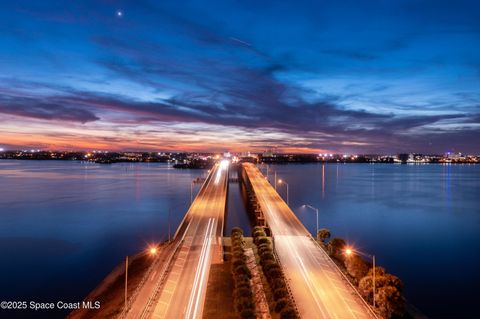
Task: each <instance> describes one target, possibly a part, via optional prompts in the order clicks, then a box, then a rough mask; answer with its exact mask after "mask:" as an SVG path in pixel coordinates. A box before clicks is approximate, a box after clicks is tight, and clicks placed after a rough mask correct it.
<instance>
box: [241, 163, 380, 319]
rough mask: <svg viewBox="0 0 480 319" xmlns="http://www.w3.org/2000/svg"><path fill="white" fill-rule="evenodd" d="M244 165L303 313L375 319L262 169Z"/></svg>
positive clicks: (324, 317)
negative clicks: (266, 177)
mask: <svg viewBox="0 0 480 319" xmlns="http://www.w3.org/2000/svg"><path fill="white" fill-rule="evenodd" d="M243 168H244V169H245V171H246V174H247V176H248V179H249V180H250V183H251V185H252V187H253V191H254V193H255V195H256V197H257V200H258V203H259V205H260V208H261V210H262V211H263V214H264V216H265V220H266V222H267V224H268V225H269V227H270V229H271V231H272V236H273V240H274V247H275V251H276V253H277V256H278V258H279V260H280V263H281V265H282V267H283V269H284V273H285V276H286V278H287V281H288V283H289V286H290V290H291V293H292V295H293V298H294V300H295V303H296V306H297V309H298V311H299V313H300V316H301V317H302V318H308V319H314V318H319V319H343V318H349V319H352V318H353V319H370V318H375V316H374V314H373V313H372V311H371V310H370V308H369V307H368V306H367V305H366V304H365V302H364V301H363V299H361V297H360V296H359V295H358V294H357V293H356V291H355V290H354V288H353V287H352V286H351V285H350V283H348V282H347V281H346V279H344V277H343V275H342V274H341V273H340V271H339V269H338V268H337V267H336V265H335V264H334V263H333V261H332V260H331V259H330V257H329V256H328V255H327V254H326V253H325V251H324V250H323V249H322V248H321V247H319V246H318V244H316V243H315V241H314V239H313V238H312V236H311V234H310V233H309V232H308V230H307V229H306V228H305V227H304V226H303V224H302V223H301V222H300V221H299V220H298V218H297V217H296V216H295V214H294V212H293V211H292V210H291V209H290V207H289V206H288V205H287V204H286V203H285V202H284V201H283V199H282V198H281V197H280V195H279V194H278V193H277V192H276V191H275V189H274V188H273V187H272V185H270V183H269V182H268V181H267V180H266V179H265V176H264V175H263V174H262V173H261V172H260V170H259V169H258V168H257V167H256V166H255V165H253V164H251V163H244V164H243Z"/></svg>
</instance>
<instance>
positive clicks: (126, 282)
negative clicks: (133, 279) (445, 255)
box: [124, 256, 128, 311]
mask: <svg viewBox="0 0 480 319" xmlns="http://www.w3.org/2000/svg"><path fill="white" fill-rule="evenodd" d="M127 287H128V256H126V257H125V303H124V308H125V311H126V310H127V294H128V292H127Z"/></svg>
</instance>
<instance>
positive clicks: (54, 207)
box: [0, 161, 480, 318]
mask: <svg viewBox="0 0 480 319" xmlns="http://www.w3.org/2000/svg"><path fill="white" fill-rule="evenodd" d="M274 170H276V171H277V174H278V177H279V178H282V179H284V180H285V181H286V182H287V183H288V185H289V200H290V204H291V207H292V208H293V209H294V210H295V212H296V213H297V215H298V216H299V218H300V220H302V222H304V224H305V225H306V227H307V229H309V230H311V231H312V233H313V232H314V231H315V212H314V211H312V210H307V209H305V208H301V205H302V204H305V203H308V204H311V205H313V206H315V207H318V208H319V209H320V215H319V222H320V227H327V228H329V229H330V230H331V231H332V233H333V235H334V236H339V237H343V238H345V239H347V240H348V241H349V242H350V243H353V244H354V245H355V247H356V248H358V249H361V250H363V251H365V252H368V253H371V254H375V255H376V257H377V262H378V263H379V264H380V265H382V266H385V267H386V268H387V270H388V271H389V272H391V273H393V274H395V275H398V276H399V277H400V278H401V279H402V280H403V282H404V284H405V293H406V295H407V297H408V299H409V300H410V301H411V302H412V303H413V304H414V305H416V306H417V307H418V308H420V309H421V310H422V311H424V312H425V313H426V314H427V315H429V316H430V317H431V318H476V317H477V316H476V309H475V302H476V301H477V299H478V293H477V289H476V288H477V287H479V286H480V275H479V273H478V272H477V267H476V266H477V265H478V264H479V263H480V249H479V243H480V197H479V194H480V192H479V189H480V166H473V165H457V166H455V165H451V166H447V165H445V166H443V165H422V166H410V165H378V164H375V165H370V164H340V165H336V164H328V165H325V166H322V165H321V164H311V165H310V164H308V165H276V166H274V165H272V166H270V172H273V171H274ZM204 173H205V172H204V171H199V170H176V169H172V168H170V167H168V165H166V164H157V163H155V164H140V163H138V164H114V165H98V164H88V163H78V162H54V161H39V162H37V161H0V260H1V263H0V300H25V299H26V300H35V301H58V300H63V301H72V302H75V301H79V300H81V299H82V298H83V297H84V296H85V295H86V294H87V293H88V292H89V291H90V290H91V289H92V288H93V287H95V285H96V284H97V283H98V282H99V281H100V280H101V279H102V278H103V277H104V276H105V275H106V274H107V273H108V272H109V271H110V270H111V269H112V268H113V267H114V266H115V265H117V264H118V263H119V262H120V261H121V260H122V259H123V258H124V256H125V255H127V254H133V253H136V252H137V251H139V250H141V249H143V248H144V247H145V246H146V245H147V244H148V243H150V242H158V241H160V240H163V239H166V238H167V236H168V220H169V219H170V223H171V227H172V230H175V228H176V226H177V225H178V223H179V222H180V220H181V219H182V218H183V214H184V213H185V211H186V208H187V206H188V203H189V201H190V182H191V180H192V179H194V178H195V177H197V176H201V175H203V174H204ZM272 176H273V174H272V175H271V177H272ZM272 180H273V178H272ZM235 185H236V186H235ZM198 187H199V186H195V190H198ZM230 191H231V192H232V194H231V195H230V196H229V214H228V215H227V220H226V224H225V226H226V228H231V227H233V226H237V225H236V224H240V226H242V227H244V228H245V227H246V226H247V225H248V219H247V218H246V217H245V216H238V215H239V214H242V213H243V211H244V210H243V209H239V210H236V209H234V208H233V207H234V206H238V205H237V202H238V203H241V199H240V197H239V196H237V195H235V193H238V184H233V183H232V184H230ZM278 191H279V193H280V194H281V195H282V196H286V187H285V186H284V185H278ZM169 210H170V211H171V214H169V213H168V211H169ZM169 215H170V218H169ZM245 230H246V229H245ZM11 314H12V313H9V316H8V318H14V317H15V316H13V315H12V316H11ZM41 314H42V315H45V314H47V312H42V313H41ZM459 314H461V315H459ZM64 315H65V313H57V314H54V313H51V312H48V318H61V317H63V316H64ZM0 317H2V318H3V317H4V316H3V313H1V312H0ZM17 317H18V318H28V316H26V315H25V313H23V315H22V316H17ZM30 317H31V318H39V314H38V313H37V315H36V316H35V315H32V316H30ZM40 317H42V316H40Z"/></svg>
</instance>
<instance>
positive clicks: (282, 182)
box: [278, 179, 290, 205]
mask: <svg viewBox="0 0 480 319" xmlns="http://www.w3.org/2000/svg"><path fill="white" fill-rule="evenodd" d="M278 183H279V184H285V186H287V205H290V204H289V201H288V183H287V182H285V181H284V180H283V179H279V180H278Z"/></svg>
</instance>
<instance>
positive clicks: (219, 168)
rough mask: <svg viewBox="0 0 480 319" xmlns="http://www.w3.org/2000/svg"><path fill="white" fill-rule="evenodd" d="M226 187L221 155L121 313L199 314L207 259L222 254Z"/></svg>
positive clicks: (153, 315) (135, 315) (134, 318)
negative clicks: (133, 297) (143, 281)
mask: <svg viewBox="0 0 480 319" xmlns="http://www.w3.org/2000/svg"><path fill="white" fill-rule="evenodd" d="M227 191H228V162H227V161H222V162H220V163H218V164H216V165H215V167H214V168H213V169H212V170H211V171H210V174H209V176H208V177H207V179H206V180H205V182H204V184H203V185H202V188H201V189H200V192H199V193H198V195H197V197H196V198H195V200H194V201H193V203H192V205H191V206H190V209H189V210H188V212H187V214H186V215H185V218H184V219H183V221H182V222H181V224H180V226H179V228H178V230H177V232H176V233H175V236H174V238H173V241H172V242H171V243H170V244H169V245H168V247H166V248H165V249H163V250H162V251H161V252H160V254H161V255H160V256H159V257H158V260H159V262H158V263H156V264H155V269H153V270H152V272H151V274H149V278H148V279H147V281H146V282H145V283H144V285H143V286H142V287H141V288H140V291H139V292H138V294H137V296H136V298H135V300H134V301H133V303H132V304H131V305H130V307H129V310H128V312H127V313H126V314H125V315H124V317H125V318H128V319H130V318H131V319H138V318H155V319H157V318H158V319H161V318H185V319H193V318H201V317H202V313H203V304H204V299H205V293H206V286H207V281H208V275H209V271H210V264H211V262H212V261H220V260H222V258H223V251H222V249H223V246H222V235H223V224H224V215H225V208H226V202H227Z"/></svg>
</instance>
